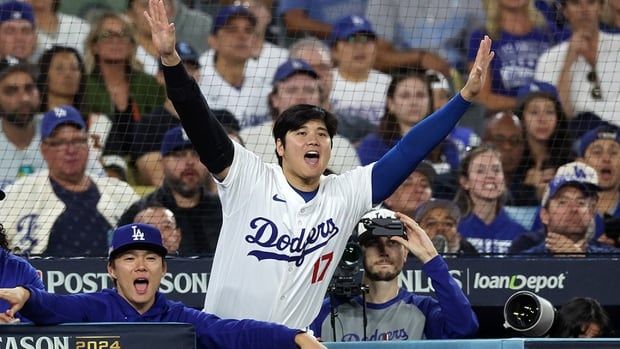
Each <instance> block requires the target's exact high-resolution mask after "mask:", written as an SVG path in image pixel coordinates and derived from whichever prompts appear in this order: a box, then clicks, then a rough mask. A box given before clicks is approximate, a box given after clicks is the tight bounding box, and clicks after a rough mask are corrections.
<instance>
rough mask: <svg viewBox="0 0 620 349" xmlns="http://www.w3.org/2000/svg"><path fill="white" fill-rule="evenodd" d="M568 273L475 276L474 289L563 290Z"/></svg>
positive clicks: (479, 274)
mask: <svg viewBox="0 0 620 349" xmlns="http://www.w3.org/2000/svg"><path fill="white" fill-rule="evenodd" d="M565 280H566V273H560V274H558V275H532V276H526V275H520V274H515V275H503V276H498V275H483V274H481V273H476V274H475V275H474V287H473V288H474V289H511V290H521V289H524V288H528V289H530V290H533V291H534V292H535V293H537V292H538V291H540V290H543V289H551V290H553V289H563V288H564V281H565Z"/></svg>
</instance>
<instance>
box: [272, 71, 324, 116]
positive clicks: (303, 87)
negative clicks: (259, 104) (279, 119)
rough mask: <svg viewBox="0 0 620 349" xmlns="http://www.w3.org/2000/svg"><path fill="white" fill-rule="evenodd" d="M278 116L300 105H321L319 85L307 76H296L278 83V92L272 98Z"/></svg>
mask: <svg viewBox="0 0 620 349" xmlns="http://www.w3.org/2000/svg"><path fill="white" fill-rule="evenodd" d="M271 101H272V104H273V106H274V108H275V109H276V110H277V111H278V114H280V113H281V112H283V111H285V110H286V109H288V108H290V107H292V106H294V105H298V104H310V105H317V106H318V105H319V104H320V102H321V101H320V96H319V83H318V81H317V80H316V79H314V78H312V77H310V76H308V75H306V74H295V75H293V76H291V77H290V78H288V79H286V80H284V81H282V82H279V83H278V92H277V93H276V94H275V95H274V96H273V97H272V100H271Z"/></svg>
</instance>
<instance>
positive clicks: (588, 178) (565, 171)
mask: <svg viewBox="0 0 620 349" xmlns="http://www.w3.org/2000/svg"><path fill="white" fill-rule="evenodd" d="M568 185H572V186H575V187H577V188H579V189H581V190H583V192H584V193H585V194H586V195H587V196H593V195H594V194H596V192H598V191H599V190H600V187H599V186H598V175H597V174H596V170H595V169H594V168H592V167H590V166H588V165H586V164H584V163H583V162H577V161H575V162H569V163H568V164H565V165H562V166H560V167H559V168H558V171H557V172H556V173H555V176H554V177H553V179H552V180H551V182H549V185H547V189H545V193H544V194H543V197H542V200H541V206H543V207H544V206H546V205H547V203H548V202H549V200H550V199H552V198H553V197H554V196H555V195H556V194H557V193H558V191H560V189H562V188H564V187H565V186H568Z"/></svg>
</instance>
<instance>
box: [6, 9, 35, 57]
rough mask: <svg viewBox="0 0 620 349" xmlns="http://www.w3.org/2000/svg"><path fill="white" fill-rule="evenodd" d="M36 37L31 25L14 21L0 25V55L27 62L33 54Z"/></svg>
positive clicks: (17, 20)
mask: <svg viewBox="0 0 620 349" xmlns="http://www.w3.org/2000/svg"><path fill="white" fill-rule="evenodd" d="M36 44H37V36H36V32H35V28H34V26H33V25H32V23H30V22H28V21H27V20H23V19H14V20H10V21H6V22H4V23H2V24H0V54H2V56H13V57H15V58H19V59H21V60H28V59H29V58H30V56H32V53H33V52H34V49H35V46H36Z"/></svg>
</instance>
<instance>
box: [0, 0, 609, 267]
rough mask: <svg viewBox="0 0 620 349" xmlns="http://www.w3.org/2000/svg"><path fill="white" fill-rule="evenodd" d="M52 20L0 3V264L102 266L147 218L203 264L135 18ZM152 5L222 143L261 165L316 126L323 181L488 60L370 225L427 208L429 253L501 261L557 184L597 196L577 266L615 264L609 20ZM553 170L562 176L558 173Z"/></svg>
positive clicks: (190, 171) (185, 168)
mask: <svg viewBox="0 0 620 349" xmlns="http://www.w3.org/2000/svg"><path fill="white" fill-rule="evenodd" d="M69 3H70V2H69V1H33V0H31V1H3V2H2V3H1V4H0V56H1V58H2V61H1V62H0V113H1V115H0V118H1V119H0V126H1V127H0V153H1V154H2V160H3V161H2V166H0V183H1V188H3V189H4V190H5V191H6V192H7V195H8V200H6V201H5V202H4V203H3V205H2V207H1V208H0V211H2V213H3V217H4V219H5V222H4V225H5V227H6V229H7V236H8V237H9V242H10V244H11V247H12V248H13V249H14V250H15V251H19V252H20V253H25V254H43V255H56V256H58V255H70V256H73V255H93V256H98V255H105V254H106V251H107V248H108V244H109V239H110V232H111V230H112V229H113V228H114V227H116V226H118V225H122V224H126V223H129V222H133V221H134V220H136V219H137V218H138V217H136V216H142V218H144V214H141V215H140V214H139V213H140V212H142V213H143V212H144V210H149V209H150V210H151V211H153V210H156V209H157V208H162V210H161V211H157V210H156V211H157V212H156V213H157V215H158V216H162V217H164V216H167V215H168V214H172V215H173V216H174V217H172V219H173V220H174V224H172V225H173V226H174V228H175V229H177V230H178V232H179V233H180V234H179V236H178V237H174V238H172V239H173V240H177V241H176V246H177V247H176V248H174V249H173V250H174V251H171V252H172V253H173V254H176V255H194V254H211V253H213V252H214V251H215V247H216V244H217V238H218V232H219V229H220V227H221V224H222V213H221V209H220V203H219V199H218V195H217V190H216V189H215V185H214V182H213V179H212V178H211V176H210V175H209V174H208V171H207V170H206V168H205V167H204V165H203V164H201V162H200V159H199V158H198V156H197V154H196V153H195V151H194V150H192V145H191V143H190V142H189V140H188V139H187V136H186V135H185V134H184V131H183V130H182V129H181V128H179V127H178V126H179V121H178V119H177V116H176V111H175V110H174V107H173V106H172V104H171V102H170V100H168V99H167V97H166V91H165V87H164V82H163V81H164V80H163V79H164V78H163V74H162V71H161V67H160V65H161V63H160V62H159V57H158V54H157V50H156V48H155V46H154V44H153V42H152V38H151V29H150V26H149V24H148V22H147V21H146V18H145V17H144V15H143V13H144V11H145V10H148V1H146V0H130V1H121V2H119V3H117V2H103V1H97V0H90V1H85V2H83V4H80V6H76V5H75V4H69ZM164 5H165V8H166V13H167V15H168V16H169V17H170V18H171V19H172V21H173V22H174V23H175V26H176V35H177V40H178V44H177V46H176V49H177V51H178V52H179V54H180V56H181V58H182V61H183V64H184V66H185V68H186V69H187V70H188V72H190V74H191V75H192V77H193V78H194V79H195V80H196V81H197V82H198V83H199V86H200V87H201V90H202V92H203V94H204V95H205V96H206V99H207V101H208V102H209V105H210V107H211V108H212V109H214V111H215V113H216V115H217V117H218V119H219V121H220V122H221V123H222V124H223V125H224V126H225V128H226V129H227V132H228V133H229V135H230V137H231V138H232V139H234V140H236V141H238V142H240V143H242V144H243V145H244V146H245V147H247V148H248V149H250V150H252V151H253V152H255V153H256V154H257V155H258V156H259V157H260V158H262V159H263V161H265V162H271V163H277V162H278V159H277V157H276V153H275V150H274V148H275V147H274V143H273V136H272V133H271V128H272V125H273V120H275V118H277V117H278V115H279V114H280V113H281V112H282V111H284V110H286V109H287V108H289V107H291V106H293V105H296V104H310V105H316V106H320V107H323V108H325V109H326V110H329V111H331V112H333V113H335V114H336V115H337V117H338V121H339V128H338V134H337V135H336V136H335V137H334V139H333V145H332V146H333V155H334V156H333V157H332V159H331V161H330V163H329V172H330V173H343V172H346V171H348V170H351V169H353V168H355V167H356V166H358V165H360V164H361V165H365V164H370V163H372V162H374V161H376V160H378V159H379V158H380V157H381V156H382V155H383V154H385V153H387V152H389V151H390V150H391V149H392V147H393V146H394V145H395V144H396V143H397V142H398V140H400V139H401V138H402V137H403V136H404V135H405V134H407V132H408V131H409V130H410V129H411V128H412V127H414V126H415V125H416V124H417V123H419V122H420V121H422V120H423V119H424V118H425V117H427V116H428V115H430V114H431V113H432V112H433V111H435V110H438V109H439V108H441V107H442V106H443V105H445V104H446V102H447V101H448V100H449V99H450V98H451V97H452V96H453V95H454V94H455V91H458V88H459V87H460V86H461V85H462V84H463V82H464V77H466V76H467V73H468V70H469V69H470V68H471V65H472V62H473V60H474V58H475V53H476V50H477V43H478V42H479V41H480V40H481V38H482V37H483V36H485V35H488V36H489V37H491V38H492V39H493V47H492V49H493V51H494V52H495V58H494V60H493V62H492V65H491V67H490V68H489V69H490V72H489V73H490V77H491V78H490V79H488V80H487V84H486V85H485V86H484V88H483V90H482V93H481V95H480V96H479V97H478V99H477V100H476V102H475V103H474V105H473V107H472V108H471V109H470V111H469V112H468V114H467V115H466V116H465V117H464V118H463V120H462V122H461V124H460V125H459V126H457V127H456V128H455V129H454V130H453V131H452V132H451V134H450V135H449V136H448V137H447V138H446V139H445V140H444V141H443V142H442V143H441V144H440V145H439V146H438V147H437V148H435V149H434V150H433V151H431V152H430V153H429V154H428V156H427V158H426V160H425V161H424V163H422V164H421V165H420V166H419V167H418V168H417V169H416V170H415V171H414V172H413V173H412V174H411V176H410V177H409V178H408V179H407V180H406V181H405V182H404V183H403V184H402V185H401V186H400V187H399V188H398V189H397V190H396V192H395V193H394V194H393V195H392V196H391V197H390V198H389V199H387V200H386V201H385V202H384V204H383V206H384V207H387V208H390V209H393V210H395V211H400V212H404V213H406V214H407V215H409V216H411V217H417V218H418V219H419V220H422V219H427V217H426V216H427V215H428V214H430V213H433V212H435V211H434V210H431V209H429V208H428V207H426V206H425V205H431V207H433V208H436V207H443V208H444V210H445V211H446V212H444V213H443V214H442V215H440V216H441V217H443V218H442V219H444V220H445V219H447V218H450V219H451V221H453V222H452V223H453V226H454V227H453V228H454V229H452V228H449V229H447V230H448V231H449V232H444V230H446V229H439V230H436V229H435V228H431V229H432V230H433V231H440V232H441V233H438V234H440V235H445V236H443V238H445V239H446V240H447V241H448V242H449V243H448V246H449V248H447V249H446V252H447V251H452V252H456V251H461V252H463V251H466V252H467V253H473V252H475V253H491V254H493V253H508V252H519V251H524V250H526V249H525V248H524V247H525V246H529V245H527V244H531V243H533V242H543V241H545V239H550V237H549V224H551V223H550V221H552V219H551V218H553V216H554V215H557V214H560V213H556V214H552V213H551V212H552V211H553V210H552V208H553V205H552V204H553V202H554V201H553V200H554V198H553V197H554V194H556V193H555V192H554V191H553V189H552V188H551V184H553V183H555V181H559V180H560V178H559V177H567V176H569V177H570V176H573V177H574V178H573V177H571V178H572V180H570V181H569V182H570V183H572V184H575V183H577V182H579V183H581V182H582V181H589V183H591V184H592V186H594V187H596V188H595V189H596V190H594V191H592V192H590V191H588V192H587V193H585V192H584V193H582V194H584V195H585V196H586V197H587V198H592V202H590V203H591V204H592V205H593V206H592V208H593V211H592V217H593V219H592V222H589V221H588V227H587V237H588V241H587V243H586V244H584V245H583V251H582V252H583V253H585V252H586V251H589V250H588V249H587V246H590V245H589V243H592V244H595V245H597V246H598V245H599V244H602V245H605V246H609V247H614V246H617V244H618V235H620V234H619V232H618V231H617V230H618V226H619V224H618V221H620V194H619V190H620V149H619V148H620V133H619V131H618V127H619V126H620V119H619V118H618V117H617V116H616V108H617V107H618V106H617V104H618V103H619V102H618V100H620V98H619V97H620V95H619V91H620V78H618V72H620V64H619V63H618V59H617V57H616V55H617V52H618V51H619V50H620V36H618V34H617V33H618V31H619V30H620V29H618V28H620V4H619V3H618V1H614V0H557V1H555V0H521V1H507V0H481V1H476V0H468V1H464V2H463V1H453V0H445V1H435V2H432V4H427V5H424V6H422V5H420V2H417V1H383V0H382V1H373V0H368V1H363V0H359V1H358V0H339V1H301V0H280V1H265V0H249V1H242V2H239V1H237V2H232V1H223V0H222V1H220V2H217V1H202V2H191V1H183V0H164ZM60 120H64V121H63V122H60ZM58 122H60V123H59V124H58V127H57V123H58ZM572 161H577V162H579V166H573V167H571V168H572V169H573V171H574V172H575V173H572V174H569V173H567V172H566V171H567V170H565V171H564V172H558V171H559V169H560V168H562V167H563V166H566V164H568V163H571V162H572ZM584 166H585V167H584ZM582 167H583V168H582ZM590 170H591V171H590ZM583 171H585V172H583ZM592 171H594V172H592ZM583 173H592V174H594V176H591V177H588V178H585V177H584V178H582V177H583V176H582V177H580V175H583ZM558 176H559V177H558ZM565 179H566V178H565ZM579 183H577V184H575V185H573V187H576V188H577V189H579V188H580V185H578V184H579ZM549 191H551V194H549ZM545 195H547V196H548V197H547V200H548V202H545V201H544V199H545V197H546V196H545ZM549 197H550V198H549ZM24 200H26V202H28V204H27V205H23V204H22V203H23V202H24ZM434 201H437V203H434ZM450 201H454V203H455V204H454V206H452V204H448V202H450ZM546 206H547V207H546ZM590 206H591V205H583V207H581V209H584V210H585V209H589V208H590ZM425 207H426V208H425ZM163 209H167V211H163ZM417 210H422V211H421V212H422V213H420V212H417ZM151 213H152V212H151ZM438 214H439V213H436V212H435V214H434V215H438ZM549 215H551V217H548V216H549ZM543 217H546V218H543ZM77 230H79V232H78V231H77ZM75 234H77V235H78V236H81V237H76V235H75ZM454 236H458V238H454ZM515 239H517V241H519V243H520V244H525V245H518V246H516V247H515V246H512V245H513V240H515ZM524 239H525V240H527V241H526V242H524V241H525V240H524ZM69 240H71V246H67V241H69ZM574 240H575V239H573V240H571V241H573V242H574ZM464 243H466V244H467V245H466V246H465V248H458V247H459V246H460V247H462V246H461V245H463V244H464ZM471 246H473V248H474V250H475V251H474V250H472V249H471V248H470V247H471ZM530 247H532V246H530ZM609 251H610V252H614V251H615V250H613V249H610V250H609Z"/></svg>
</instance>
